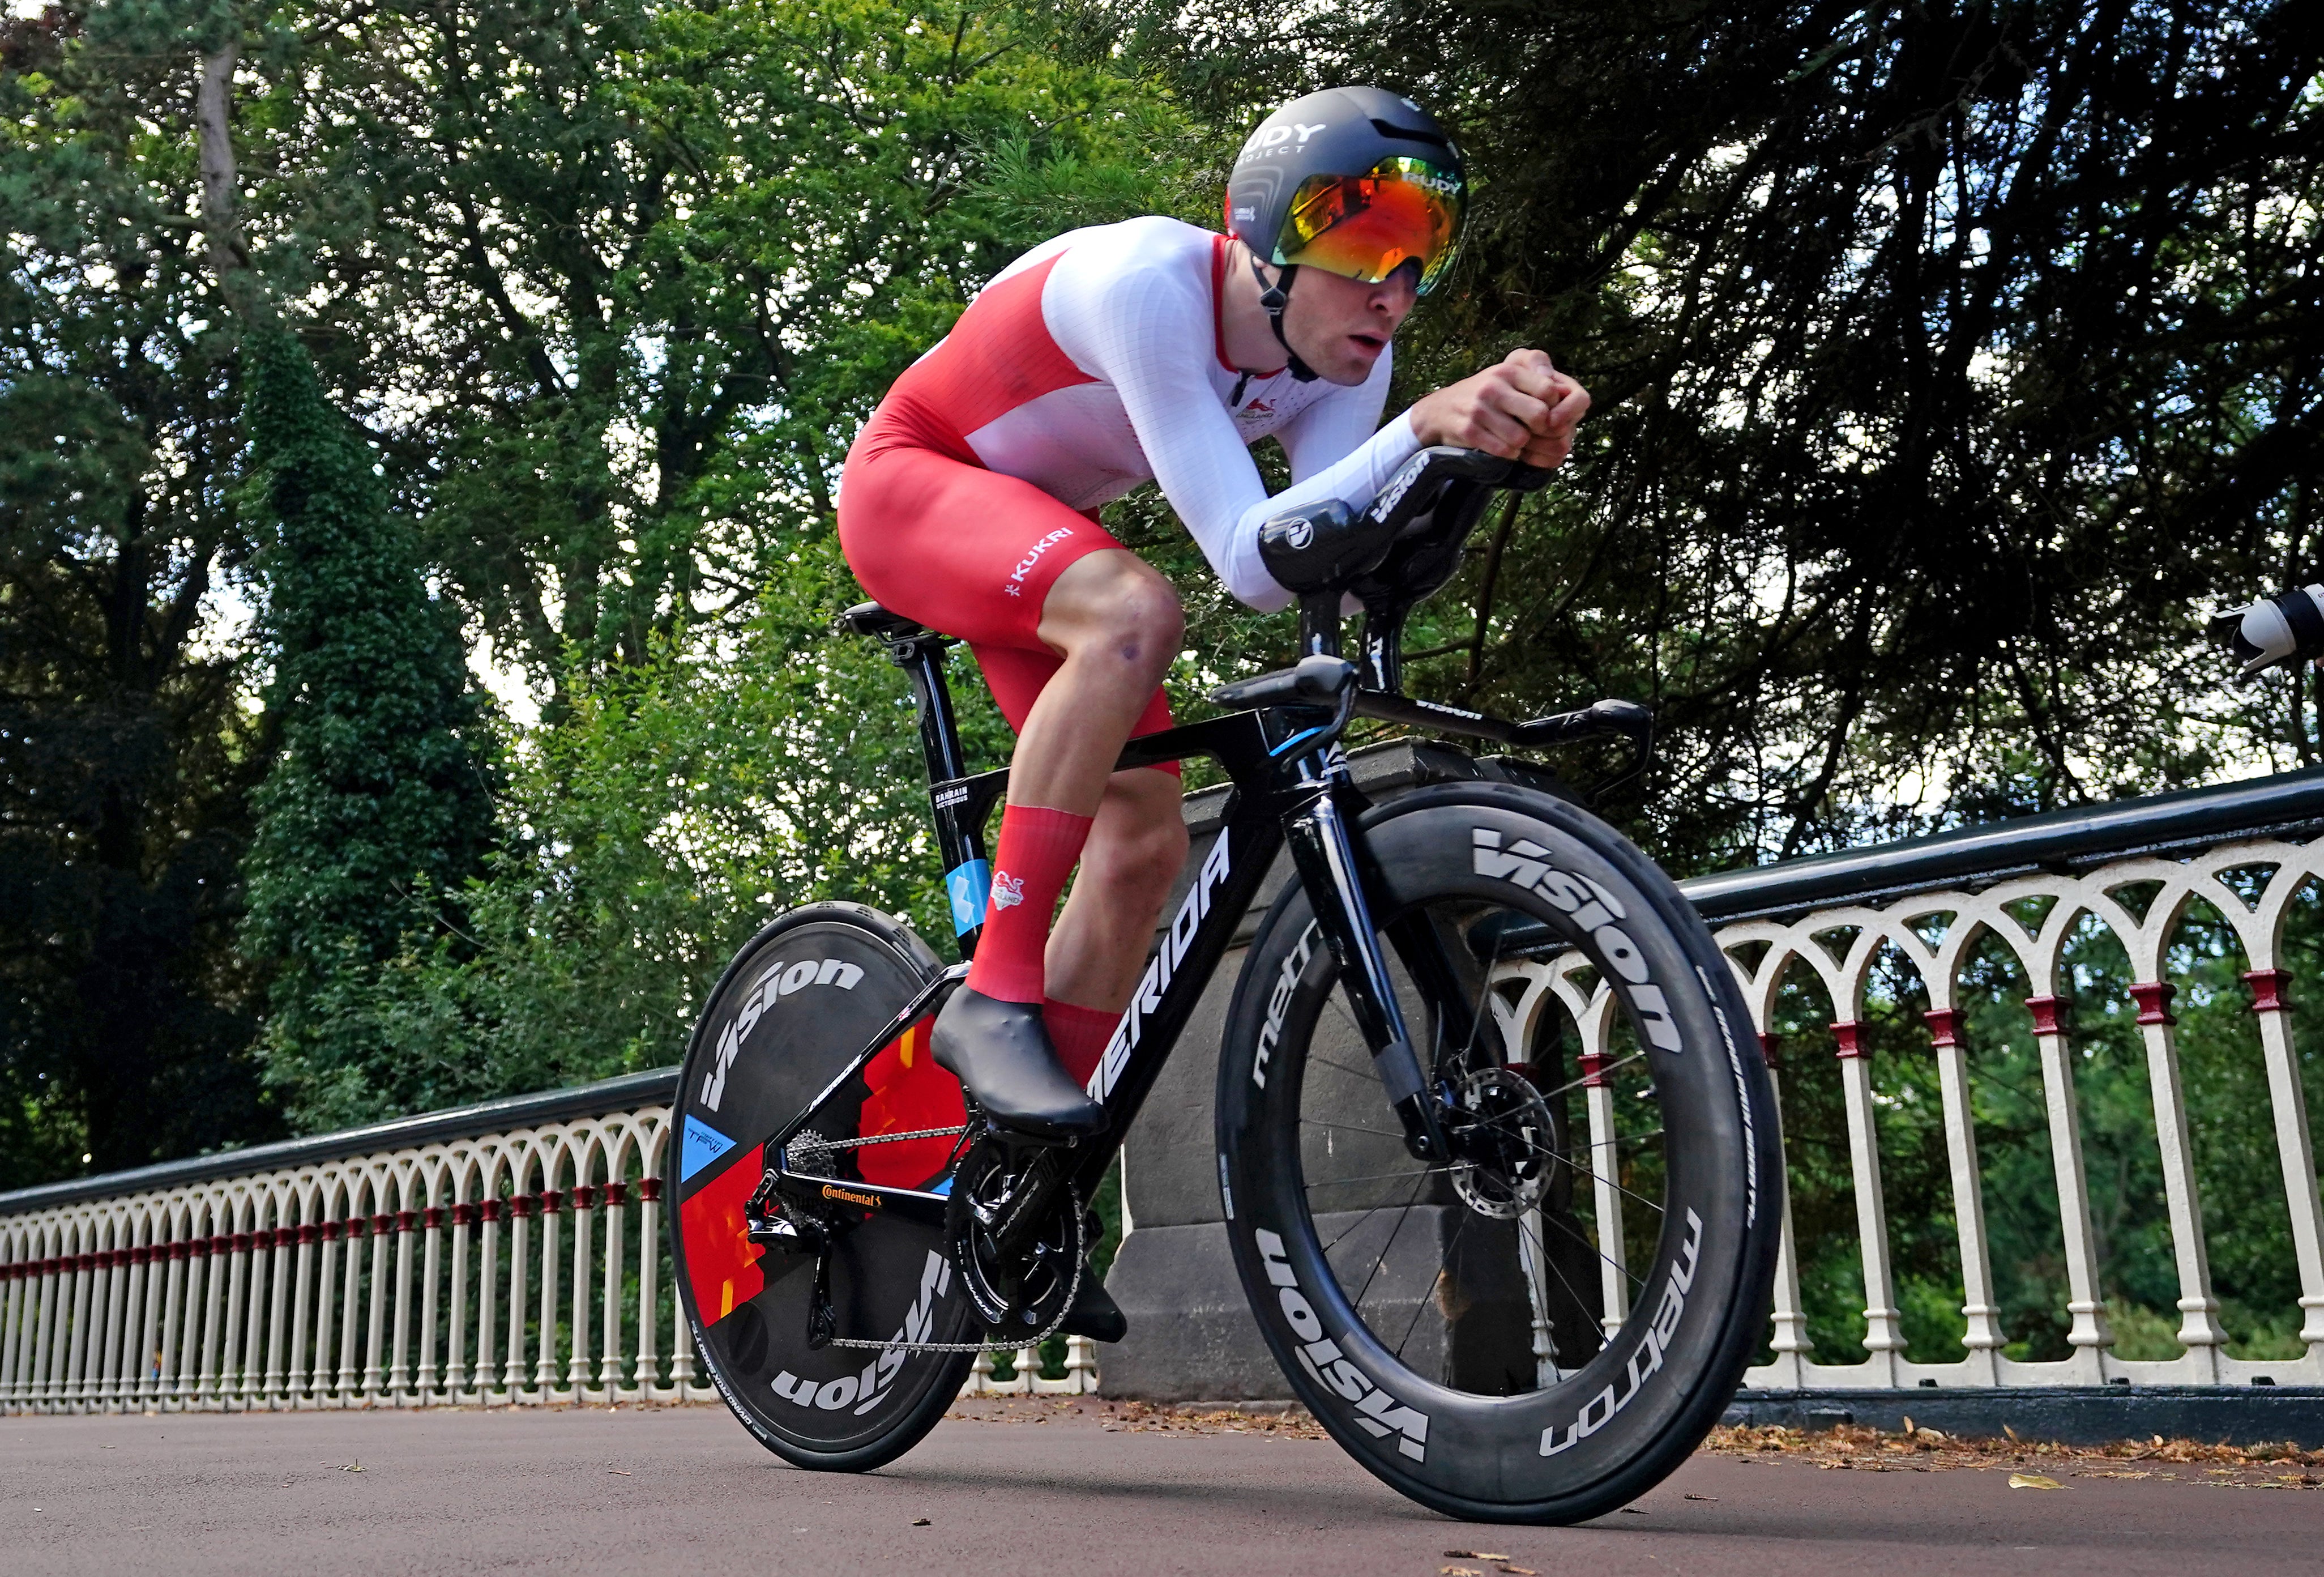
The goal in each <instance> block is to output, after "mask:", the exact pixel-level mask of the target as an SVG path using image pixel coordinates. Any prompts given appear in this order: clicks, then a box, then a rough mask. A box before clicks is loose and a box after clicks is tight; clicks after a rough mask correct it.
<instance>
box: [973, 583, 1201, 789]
mask: <svg viewBox="0 0 2324 1577" xmlns="http://www.w3.org/2000/svg"><path fill="white" fill-rule="evenodd" d="M1038 634H1039V635H1040V637H1041V642H1042V644H1043V645H1046V646H1047V647H1048V648H1049V650H1051V651H1052V652H1055V653H1056V654H1057V655H1058V656H1060V657H1062V658H1064V659H1065V665H1064V666H1063V667H1061V668H1059V669H1058V670H1057V672H1056V675H1055V676H1054V677H1053V678H1051V679H1050V681H1049V682H1048V683H1047V685H1045V686H1044V687H1043V688H1042V691H1041V694H1040V698H1039V699H1038V700H1036V701H1034V703H1033V708H1032V710H1030V711H1029V712H1028V713H1027V714H1026V716H1025V726H1024V727H1023V728H1020V729H1019V730H1018V735H1017V749H1016V752H1015V754H1014V755H1012V756H1010V761H1009V802H1010V804H1012V805H1046V806H1047V807H1048V808H1049V809H1050V810H1053V811H1064V812H1068V813H1070V814H1072V815H1075V816H1094V815H1096V814H1097V808H1098V802H1099V801H1100V800H1101V799H1102V798H1103V797H1104V794H1105V788H1106V782H1107V780H1108V779H1109V778H1111V776H1112V775H1113V764H1114V761H1115V759H1116V758H1117V757H1119V756H1120V754H1121V747H1122V745H1123V743H1124V742H1125V741H1126V740H1128V739H1129V737H1130V729H1131V728H1134V727H1135V726H1136V725H1137V722H1138V719H1139V714H1140V713H1141V712H1143V711H1144V710H1146V702H1147V699H1148V697H1149V696H1151V695H1152V694H1153V693H1154V687H1155V686H1156V685H1157V684H1159V683H1161V682H1162V676H1163V675H1164V674H1166V673H1169V671H1170V663H1171V662H1172V660H1173V659H1175V658H1176V656H1177V655H1178V642H1179V640H1180V639H1181V637H1182V636H1183V635H1184V634H1185V618H1184V617H1183V616H1182V615H1181V614H1180V612H1179V610H1178V594H1177V593H1176V591H1174V590H1172V589H1171V587H1170V582H1168V581H1167V580H1164V579H1163V578H1162V577H1161V576H1160V575H1159V574H1157V573H1156V572H1155V571H1153V570H1152V569H1150V568H1148V566H1147V564H1146V561H1144V560H1142V559H1140V558H1139V556H1138V555H1137V554H1136V553H1133V552H1130V551H1129V550H1128V549H1127V548H1107V549H1105V550H1103V551H1102V552H1094V553H1091V554H1088V555H1087V556H1085V557H1084V558H1080V559H1076V560H1075V561H1074V562H1073V564H1072V565H1070V566H1069V567H1068V568H1067V569H1066V570H1065V573H1064V574H1062V575H1059V576H1058V577H1057V579H1056V581H1055V582H1054V583H1052V584H1051V586H1050V587H1049V595H1048V597H1047V598H1046V599H1044V601H1043V602H1042V604H1041V624H1040V627H1039V631H1038Z"/></svg>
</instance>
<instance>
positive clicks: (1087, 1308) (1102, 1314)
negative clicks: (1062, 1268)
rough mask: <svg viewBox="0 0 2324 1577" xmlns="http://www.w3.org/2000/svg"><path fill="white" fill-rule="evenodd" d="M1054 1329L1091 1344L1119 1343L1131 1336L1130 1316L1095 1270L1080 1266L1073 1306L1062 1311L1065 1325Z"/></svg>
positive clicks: (1094, 1268) (1095, 1268) (1089, 1266)
mask: <svg viewBox="0 0 2324 1577" xmlns="http://www.w3.org/2000/svg"><path fill="white" fill-rule="evenodd" d="M1057 1329H1058V1330H1059V1331H1062V1332H1063V1333H1064V1334H1065V1335H1067V1336H1086V1337H1088V1338H1089V1339H1090V1340H1092V1341H1119V1340H1121V1339H1122V1338H1123V1337H1125V1336H1127V1335H1129V1334H1130V1316H1129V1315H1127V1314H1125V1313H1122V1312H1121V1305H1120V1303H1115V1302H1114V1301H1113V1294H1111V1293H1109V1292H1107V1291H1106V1290H1105V1283H1103V1282H1102V1281H1100V1280H1099V1279H1098V1275H1097V1266H1093V1265H1084V1266H1082V1285H1080V1286H1079V1287H1077V1288H1075V1289H1074V1306H1073V1307H1072V1308H1070V1309H1068V1310H1066V1311H1065V1323H1064V1324H1062V1325H1060V1326H1058V1327H1057Z"/></svg>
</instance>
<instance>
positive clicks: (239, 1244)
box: [234, 1232, 250, 1254]
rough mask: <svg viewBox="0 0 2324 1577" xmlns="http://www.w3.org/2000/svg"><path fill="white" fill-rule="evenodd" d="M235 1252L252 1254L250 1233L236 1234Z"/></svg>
mask: <svg viewBox="0 0 2324 1577" xmlns="http://www.w3.org/2000/svg"><path fill="white" fill-rule="evenodd" d="M234 1251H235V1253H236V1254H247V1253H249V1252H250V1234H249V1233H247V1232H236V1233H235V1235H234Z"/></svg>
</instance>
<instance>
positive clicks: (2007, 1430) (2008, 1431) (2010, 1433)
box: [2001, 1424, 2021, 1440]
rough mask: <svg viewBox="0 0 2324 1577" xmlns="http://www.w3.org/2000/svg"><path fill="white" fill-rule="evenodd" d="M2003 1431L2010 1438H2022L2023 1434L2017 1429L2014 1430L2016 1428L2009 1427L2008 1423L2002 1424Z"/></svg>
mask: <svg viewBox="0 0 2324 1577" xmlns="http://www.w3.org/2000/svg"><path fill="white" fill-rule="evenodd" d="M2001 1433H2004V1434H2006V1435H2007V1436H2008V1437H2009V1438H2010V1439H2012V1440H2017V1439H2019V1438H2021V1436H2020V1435H2019V1434H2018V1433H2017V1432H2016V1431H2015V1430H2014V1429H2012V1428H2010V1427H2009V1425H2007V1424H2003V1425H2002V1426H2001Z"/></svg>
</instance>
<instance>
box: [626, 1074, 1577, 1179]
mask: <svg viewBox="0 0 2324 1577" xmlns="http://www.w3.org/2000/svg"><path fill="white" fill-rule="evenodd" d="M1606 1062H1607V1058H1606V1054H1605V1053H1602V1052H1584V1053H1582V1083H1583V1084H1584V1085H1585V1086H1587V1087H1589V1088H1590V1089H1592V1090H1597V1089H1602V1088H1603V1087H1604V1086H1605V1085H1607V1084H1609V1083H1610V1082H1611V1081H1610V1080H1609V1079H1608V1078H1607V1077H1606ZM652 1181H654V1180H653V1179H651V1178H648V1179H646V1182H648V1183H650V1182H652ZM641 1186H643V1185H642V1184H641ZM646 1197H647V1198H649V1199H650V1198H652V1197H653V1196H652V1195H651V1194H648V1195H647V1196H646Z"/></svg>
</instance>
